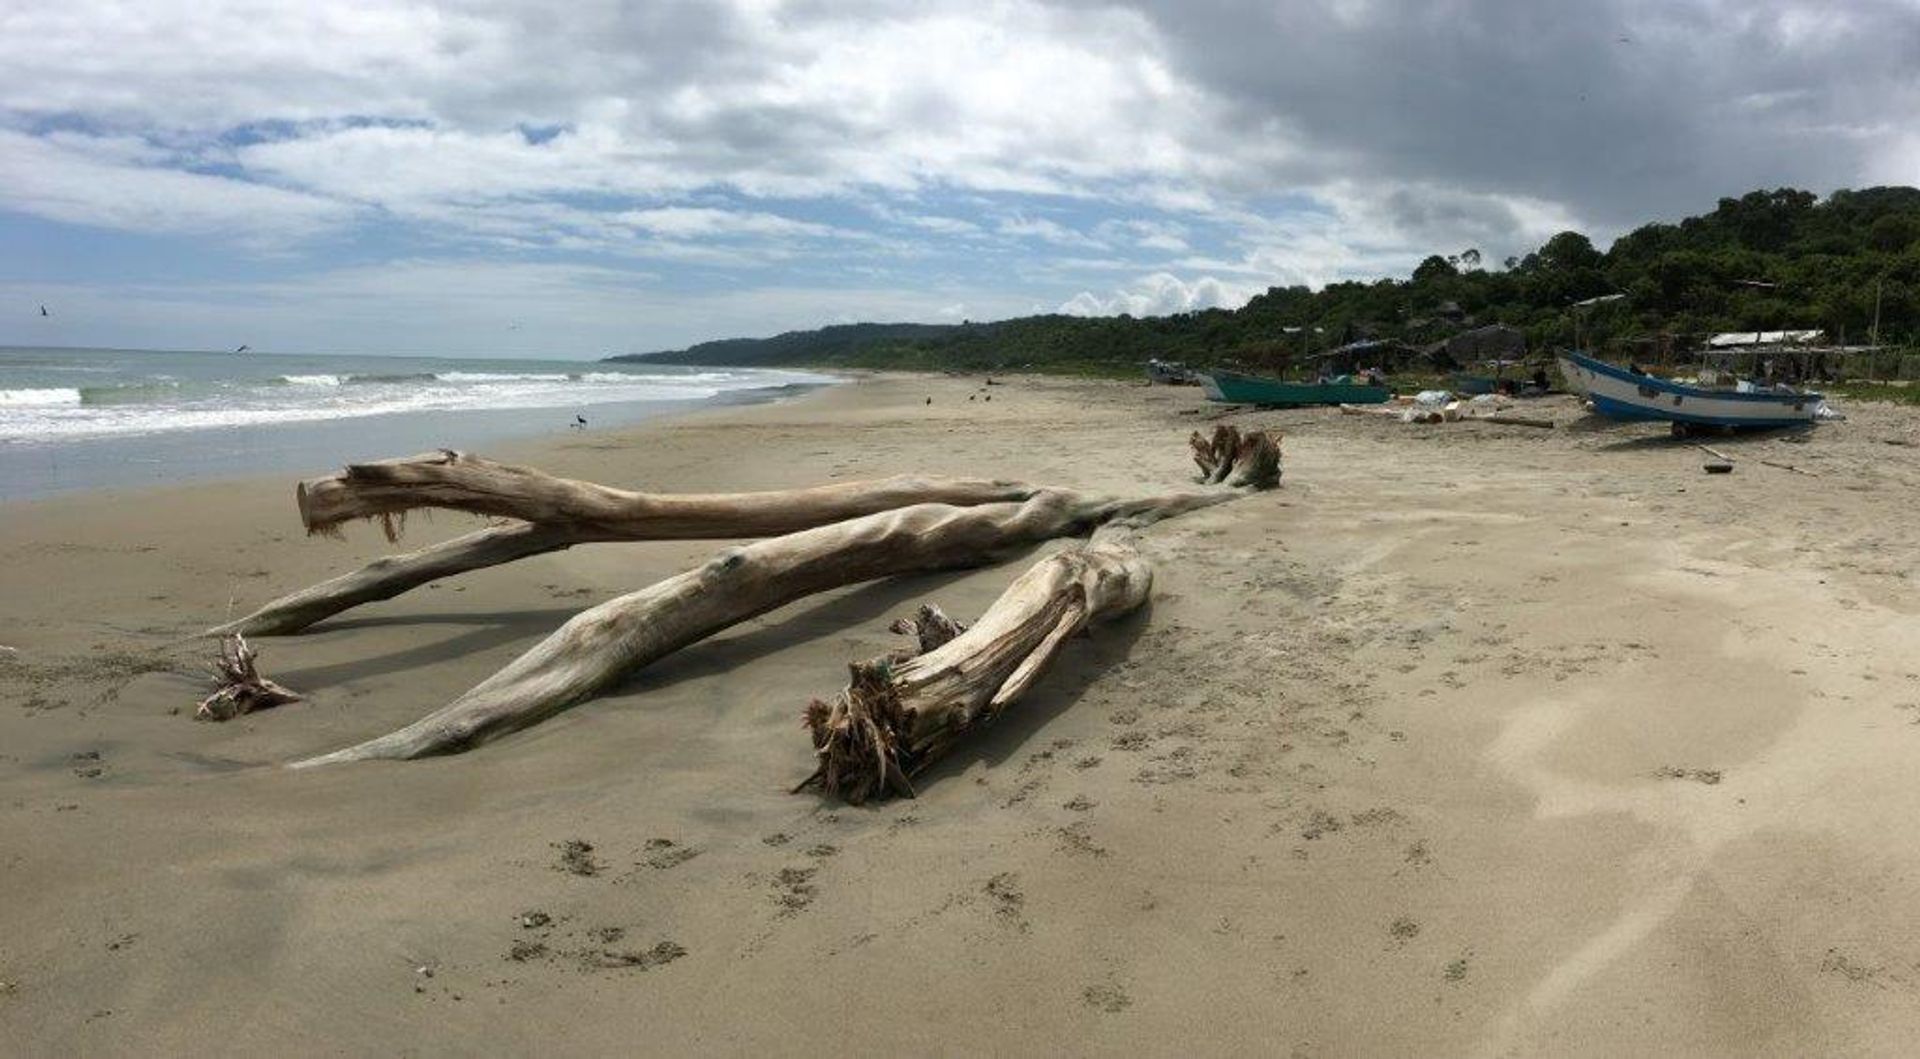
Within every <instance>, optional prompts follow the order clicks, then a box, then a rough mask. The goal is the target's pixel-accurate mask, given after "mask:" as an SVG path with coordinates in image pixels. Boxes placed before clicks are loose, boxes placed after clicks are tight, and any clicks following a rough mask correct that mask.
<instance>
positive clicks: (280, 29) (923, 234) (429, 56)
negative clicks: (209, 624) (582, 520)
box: [0, 0, 1920, 355]
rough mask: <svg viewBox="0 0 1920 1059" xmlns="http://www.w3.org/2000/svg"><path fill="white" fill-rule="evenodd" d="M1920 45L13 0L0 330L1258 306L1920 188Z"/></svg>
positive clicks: (1238, 6)
mask: <svg viewBox="0 0 1920 1059" xmlns="http://www.w3.org/2000/svg"><path fill="white" fill-rule="evenodd" d="M1916 57H1920V0H1844V2H1843V0H1824V2H1800V0H1583V2H1581V3H1550V2H1545V0H1451V2H1448V0H1438V2H1431V3H1420V4H1403V3H1388V2H1385V0H1324V2H1306V0H1302V2H1264V3H1256V2H1247V0H1213V2H1208V0H1142V2H1137V3H1098V2H1093V0H1058V2H1052V3H1047V2H1031V0H1009V2H993V0H965V2H954V3H949V2H946V0H920V2H916V3H881V2H874V0H842V2H830V0H790V2H780V0H711V2H700V3H678V2H674V0H639V2H630V3H618V2H601V0H574V2H571V3H567V4H553V3H549V2H544V0H538V2H537V0H469V2H454V3H416V2H406V0H329V2H327V3H318V2H313V3H300V2H286V0H282V2H275V0H260V2H224V0H140V2H127V0H9V2H7V3H5V4H0V250H4V253H0V305H4V306H5V307H6V308H5V310H4V314H0V343H34V344H39V343H48V344H67V345H116V346H145V347H170V348H180V347H188V348H224V347H231V346H234V345H238V344H239V343H241V342H247V343H250V344H252V345H254V346H256V347H259V348H267V349H277V350H288V351H329V350H334V351H353V352H389V351H391V352H409V351H415V352H443V353H473V354H493V355H583V354H601V353H605V352H612V351H627V350H648V349H660V348H672V347H676V346H680V345H684V344H686V343H689V342H694V341H699V340H702V339H708V338H717V337H724V336H731V335H757V334H768V333H773V332H777V331H780V330H785V329H789V328H796V327H811V326H817V325H821V324H826V323H833V322H839V321H848V320H856V319H881V320H927V321H941V320H959V319H963V318H971V319H976V320H979V319H994V318H1000V317H1005V316H1011V315H1020V314H1025V313H1029V312H1037V311H1055V310H1060V311H1066V312H1075V313H1088V314H1096V313H1116V312H1132V313H1135V314H1145V313H1164V312H1172V311H1179V310H1184V309H1190V308H1196V307H1204V306H1211V305H1226V306H1234V305H1238V304H1240V303H1242V302H1244V301H1245V300H1246V298H1248V297H1249V296H1251V295H1252V294H1254V293H1257V292H1259V291H1260V290H1263V289H1265V288H1266V287H1268V286H1270V285H1273V284H1289V283H1308V284H1314V285H1318V284H1321V283H1324V282H1327V281H1329V280H1334V279H1342V278H1351V277H1363V278H1364V277H1374V276H1379V275H1384V274H1393V273H1403V272H1404V271H1405V270H1407V269H1408V268H1409V267H1410V266H1411V265H1412V264H1413V263H1415V262H1417V261H1418V260H1419V259H1420V258H1421V257H1423V256H1425V255H1426V254H1428V253H1432V252H1435V251H1439V252H1457V251H1459V250H1462V249H1465V248H1467V247H1477V248H1479V249H1481V250H1482V251H1483V252H1484V254H1485V255H1486V258H1487V259H1488V260H1489V261H1498V260H1500V259H1501V258H1503V257H1505V256H1506V255H1507V254H1510V253H1516V252H1524V251H1525V250H1527V249H1530V248H1532V247H1534V246H1536V245H1538V243H1539V242H1541V241H1542V240H1543V239H1544V238H1545V237H1546V236H1548V235H1551V234H1552V233H1553V232H1555V231H1558V230H1560V229H1562V228H1568V227H1573V228H1578V229H1581V230H1583V231H1587V232H1589V233H1591V234H1593V235H1594V236H1595V237H1596V238H1597V239H1599V240H1601V241H1602V242H1603V243H1604V241H1605V240H1606V239H1608V238H1611V237H1612V236H1614V235H1617V234H1619V233H1620V232H1622V231H1624V230H1626V229H1628V228H1631V227H1633V226H1634V225H1636V224H1637V223H1640V222H1642V221H1645V220H1648V219H1652V218H1676V217H1679V216H1684V215H1686V214H1688V213H1693V212H1699V211H1701V210H1704V209H1710V208H1711V207H1712V205H1713V202H1714V200H1715V199H1716V198H1718V197H1719V196H1721V195H1727V194H1738V193H1740V192H1743V191H1746V190H1750V189H1752V188H1754V187H1758V186H1763V185H1765V186H1775V185H1780V184H1792V185H1795V186H1800V187H1806V188H1811V189H1813V190H1816V191H1821V192H1825V191H1830V190H1832V189H1833V188H1836V187H1858V186H1867V185H1871V184H1886V183H1905V184H1916V183H1920V58H1916ZM42 303H44V304H46V305H47V306H48V307H49V309H50V310H52V312H53V315H52V316H49V317H45V318H42V317H40V316H39V314H38V311H37V306H38V305H40V304H42Z"/></svg>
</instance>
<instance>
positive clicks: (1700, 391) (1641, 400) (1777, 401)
mask: <svg viewBox="0 0 1920 1059" xmlns="http://www.w3.org/2000/svg"><path fill="white" fill-rule="evenodd" d="M1560 373H1561V374H1562V375H1565V376H1566V377H1567V385H1568V387H1569V388H1571V389H1572V390H1574V391H1575V392H1576V393H1584V394H1586V395H1587V399H1588V400H1590V401H1592V402H1593V410H1594V411H1595V412H1597V413H1599V414H1600V415H1603V416H1606V417H1607V418H1608V419H1620V420H1626V421H1629V422H1666V423H1680V424H1684V425H1685V426H1686V427H1733V428H1753V429H1764V428H1768V427H1789V426H1799V425H1801V424H1803V423H1811V422H1813V421H1814V419H1815V418H1816V416H1817V415H1818V414H1819V410H1820V408H1821V406H1822V405H1823V404H1824V403H1825V401H1826V399H1825V398H1824V397H1822V396H1821V395H1820V394H1817V393H1806V392H1802V391H1798V390H1783V389H1763V388H1759V387H1753V388H1747V387H1745V386H1740V387H1734V388H1726V389H1721V388H1708V387H1702V386H1688V385H1685V384H1683V383H1677V382H1670V381H1668V380H1666V379H1661V378H1656V377H1654V376H1652V375H1643V374H1640V373H1638V372H1633V371H1629V370H1627V369H1626V368H1622V367H1619V366H1617V365H1613V364H1608V363H1607V362H1605V361H1602V360H1595V359H1594V358H1592V357H1589V356H1586V355H1584V354H1580V353H1566V354H1563V355H1562V356H1561V357H1560ZM1683 429H1684V428H1683Z"/></svg>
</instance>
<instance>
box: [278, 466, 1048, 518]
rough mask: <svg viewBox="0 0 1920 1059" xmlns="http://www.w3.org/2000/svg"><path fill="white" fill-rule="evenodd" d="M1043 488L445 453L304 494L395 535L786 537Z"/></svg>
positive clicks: (311, 509) (322, 507)
mask: <svg viewBox="0 0 1920 1059" xmlns="http://www.w3.org/2000/svg"><path fill="white" fill-rule="evenodd" d="M1033 492H1034V488H1033V487H1032V486H1029V485H1023V484H1021V483H1019V482H1006V481H991V480H986V479H974V478H966V479H954V478H926V477H921V476H918V475H907V474H903V475H896V476H894V477H892V478H882V479H878V480H874V481H861V482H841V483H837V484H834V485H820V486H813V487H811V488H807V489H777V490H770V491H767V492H757V493H687V494H673V493H642V492H636V491H633V490H629V489H616V488H613V487H612V486H605V485H600V484H598V483H595V482H584V481H580V480H579V479H575V478H560V477H556V476H554V475H551V474H547V473H546V472H544V471H539V470H535V469H534V468H531V467H516V466H513V465H512V464H506V463H496V462H494V461H492V460H489V459H485V458H482V457H479V456H470V455H466V454H464V453H459V452H454V451H452V450H450V449H442V450H440V451H439V452H430V453H425V454H422V455H419V456H408V457H406V458H404V459H397V460H382V461H380V462H377V463H359V464H351V465H349V466H348V467H347V468H346V469H345V470H344V471H341V472H340V473H338V474H330V475H326V476H324V477H320V478H310V479H308V480H306V481H304V482H301V483H300V485H299V488H298V490H297V499H298V500H299V504H300V520H301V521H302V522H303V523H305V524H306V527H307V532H309V533H329V532H333V531H335V529H336V528H337V527H338V526H340V524H342V523H344V522H348V521H351V520H353V519H371V518H378V519H383V520H386V521H387V524H388V530H389V534H390V536H392V535H397V530H396V528H395V526H394V521H393V520H394V518H395V516H404V515H405V514H406V513H407V512H408V511H412V510H416V509H419V508H444V509H449V510H453V511H465V512H468V513H470V514H475V515H488V516H493V517H497V518H512V519H519V520H520V521H522V522H532V523H538V524H540V525H555V526H576V527H582V528H588V527H591V528H593V529H595V530H597V531H600V532H604V533H605V534H606V536H605V537H603V538H600V539H603V540H631V541H647V540H694V539H724V538H734V537H743V538H744V537H776V536H779V535H780V534H782V533H792V532H794V531H795V530H802V529H808V528H811V527H813V526H824V525H826V524H827V523H829V522H839V521H841V520H842V519H849V518H856V517H858V516H860V515H870V514H873V513H874V512H876V511H887V510H891V509H893V508H896V507H906V506H907V505H909V504H931V503H948V504H960V505H971V504H983V503H991V502H994V501H1003V500H1024V499H1026V498H1027V497H1029V496H1031V495H1033Z"/></svg>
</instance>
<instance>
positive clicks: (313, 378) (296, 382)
mask: <svg viewBox="0 0 1920 1059" xmlns="http://www.w3.org/2000/svg"><path fill="white" fill-rule="evenodd" d="M277 378H278V381H280V382H282V383H285V384H287V385H289V386H338V385H340V382H341V379H340V376H338V375H281V376H278V377H277Z"/></svg>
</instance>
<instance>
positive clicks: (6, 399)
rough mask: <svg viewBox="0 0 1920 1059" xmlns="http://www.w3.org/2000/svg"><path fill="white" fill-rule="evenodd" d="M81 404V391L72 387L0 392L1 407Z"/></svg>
mask: <svg viewBox="0 0 1920 1059" xmlns="http://www.w3.org/2000/svg"><path fill="white" fill-rule="evenodd" d="M79 403H80V391H79V390H77V389H75V388H73V387H71V386H56V387H50V388H45V389H35V390H0V405H5V406H7V407H9V408H23V407H38V406H59V405H75V404H79Z"/></svg>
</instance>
